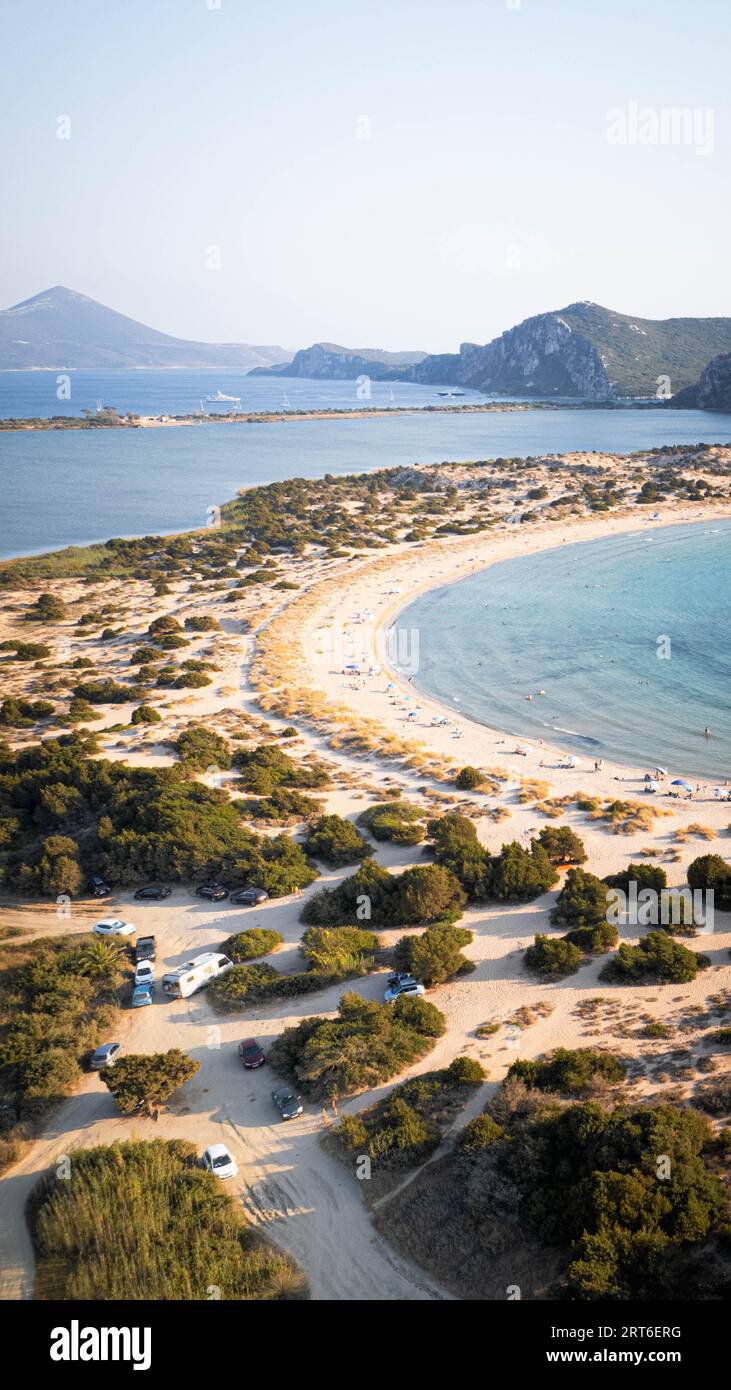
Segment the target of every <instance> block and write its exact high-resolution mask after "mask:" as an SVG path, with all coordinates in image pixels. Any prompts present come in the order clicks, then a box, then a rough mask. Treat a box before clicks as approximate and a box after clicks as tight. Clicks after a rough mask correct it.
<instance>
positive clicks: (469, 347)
mask: <svg viewBox="0 0 731 1390" xmlns="http://www.w3.org/2000/svg"><path fill="white" fill-rule="evenodd" d="M725 352H731V318H709V319H692V318H687V319H680V318H678V319H661V320H655V319H641V318H633V317H631V316H630V315H629V314H618V313H616V312H615V311H614V310H612V309H604V308H602V306H601V305H600V304H591V303H588V302H586V301H582V302H581V303H578V304H569V305H568V306H567V307H566V308H565V309H558V310H555V311H553V312H551V313H547V314H537V315H535V316H534V317H533V318H529V319H525V320H524V322H523V323H519V324H517V325H516V327H515V328H510V329H508V330H507V332H505V333H502V334H501V335H500V337H499V338H494V339H493V340H492V342H489V343H486V344H485V345H484V346H481V345H479V344H477V343H463V344H462V346H461V348H460V350H459V352H457V353H439V354H430V355H426V354H425V353H421V352H398V353H389V352H380V351H374V350H372V349H370V348H344V347H340V346H338V344H336V343H314V344H313V346H312V347H309V348H303V349H302V350H301V351H300V352H297V353H295V355H294V358H293V359H292V361H291V362H289V363H287V364H285V365H283V366H280V367H277V368H276V369H275V370H276V374H277V375H278V376H305V377H321V378H322V377H324V378H329V379H336V380H343V379H344V380H352V379H354V378H355V377H358V376H371V377H373V378H374V379H380V380H385V381H389V380H390V381H395V380H400V381H413V382H421V383H423V384H425V385H436V384H439V385H448V386H463V387H467V388H472V389H474V390H477V391H485V392H489V393H495V394H497V395H509V396H568V397H574V398H580V399H584V400H592V401H605V400H612V399H617V398H621V397H625V396H629V397H634V396H655V395H656V394H657V390H658V385H659V382H658V378H659V377H666V378H668V380H669V390H670V391H671V392H673V393H675V392H677V391H681V390H682V389H683V388H685V387H688V386H690V385H691V384H692V383H693V382H696V381H697V380H698V377H699V375H700V373H701V371H702V369H703V368H704V367H705V365H706V363H707V362H708V361H709V358H711V357H713V356H714V355H716V354H718V353H725ZM258 370H260V371H261V372H263V373H267V374H268V373H269V372H271V370H272V369H271V368H268V367H262V368H260V369H258ZM663 385H665V383H663Z"/></svg>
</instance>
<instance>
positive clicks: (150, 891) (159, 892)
mask: <svg viewBox="0 0 731 1390" xmlns="http://www.w3.org/2000/svg"><path fill="white" fill-rule="evenodd" d="M172 891H173V890H172V888H166V887H165V884H164V883H148V884H146V886H145V887H144V888H138V889H137V892H136V893H135V898H137V899H138V900H139V901H140V902H145V901H147V900H152V901H157V900H158V899H159V898H169V897H170V894H171V893H172Z"/></svg>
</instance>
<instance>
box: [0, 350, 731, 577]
mask: <svg viewBox="0 0 731 1390" xmlns="http://www.w3.org/2000/svg"><path fill="white" fill-rule="evenodd" d="M7 375H8V376H12V375H13V374H12V373H9V374H7ZM260 381H262V382H263V381H265V378H260ZM302 385H304V383H302ZM377 385H379V384H378V383H374V388H373V391H374V397H373V400H372V402H371V404H379V403H380V399H379V400H376V395H377V392H376V387H377ZM309 386H316V387H317V388H318V390H319V391H320V394H322V395H330V396H335V395H339V398H341V399H342V400H343V403H345V400H346V395H347V396H350V395H352V387H353V383H352V382H324V383H321V382H316V383H309ZM336 387H337V388H338V391H335V389H334V388H336ZM325 388H327V391H326V390H325ZM346 388H347V391H346ZM277 389H279V383H278V385H277ZM380 390H381V391H384V390H385V383H381V384H380ZM424 390H426V388H420V387H414V386H411V387H410V386H406V385H403V384H401V385H400V386H399V384H398V383H394V394H395V396H396V398H397V404H401V405H404V404H408V403H410V402H413V404H414V406H415V407H417V408H415V410H414V413H413V414H404V415H393V414H391V415H390V416H389V415H384V416H371V417H366V418H363V419H342V420H339V419H325V420H291V421H290V420H284V421H276V422H274V421H272V422H268V423H261V424H259V423H257V424H243V423H241V424H209V425H190V426H185V425H183V426H179V427H178V426H174V427H170V428H166V427H164V426H163V427H161V428H159V429H146V430H107V429H104V430H86V431H83V430H79V431H77V430H74V431H71V432H58V433H54V432H48V431H42V432H38V433H33V432H31V433H21V432H15V431H11V432H8V433H0V517H1V518H2V524H1V526H0V557H3V558H7V557H9V556H13V555H29V554H33V553H38V552H39V551H43V550H56V549H60V548H62V547H63V546H67V545H87V544H88V543H89V542H91V541H99V540H108V539H109V538H110V537H112V536H139V535H150V534H154V535H164V534H167V533H170V532H173V531H183V530H189V529H193V528H194V527H198V526H205V525H206V522H207V518H208V512H209V508H210V507H211V506H215V505H220V504H221V503H223V502H226V501H228V500H229V498H231V497H233V496H234V495H235V494H236V492H237V491H238V490H239V489H240V488H243V487H253V486H256V485H258V484H262V483H270V482H276V481H281V480H283V479H285V478H294V477H299V478H322V477H324V476H325V475H326V474H328V473H332V474H336V475H337V474H343V473H360V472H366V471H370V470H372V469H375V468H390V467H397V466H407V467H408V466H410V465H412V464H414V463H441V462H443V461H445V460H456V459H486V458H499V457H503V458H523V457H525V456H527V455H534V456H543V455H545V454H563V453H567V452H571V451H573V450H591V449H598V450H601V451H609V452H615V453H626V452H629V451H631V450H634V449H650V448H655V447H659V446H661V445H665V444H683V443H689V444H692V443H697V442H700V441H705V442H708V443H714V442H716V443H725V442H728V441H731V415H709V414H708V413H707V412H706V413H704V412H703V411H697V410H667V411H663V410H637V409H632V408H631V407H628V408H627V409H617V410H599V409H597V410H594V409H588V410H571V409H556V410H550V411H541V410H533V411H525V412H520V413H515V412H512V413H511V412H496V413H494V414H484V413H481V414H480V413H478V414H431V413H428V412H425V411H424V410H423V409H420V408H418V407H419V406H421V405H423V403H424V402H423V399H422V398H421V397H419V392H420V391H424ZM305 396H306V393H303V396H302V398H301V399H302V400H304V399H305ZM292 399H293V400H294V397H292ZM349 404H352V400H349Z"/></svg>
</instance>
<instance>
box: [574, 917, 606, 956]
mask: <svg viewBox="0 0 731 1390" xmlns="http://www.w3.org/2000/svg"><path fill="white" fill-rule="evenodd" d="M565 940H566V941H570V942H571V944H572V945H573V946H578V948H579V950H580V951H585V952H586V953H587V955H593V956H598V955H602V954H603V953H604V952H605V951H611V950H613V948H614V947H615V946H616V945H617V942H618V941H619V931H618V929H617V927H615V925H614V923H613V922H594V923H593V924H592V925H591V926H585V927H573V928H572V930H571V931H567V933H566V936H565Z"/></svg>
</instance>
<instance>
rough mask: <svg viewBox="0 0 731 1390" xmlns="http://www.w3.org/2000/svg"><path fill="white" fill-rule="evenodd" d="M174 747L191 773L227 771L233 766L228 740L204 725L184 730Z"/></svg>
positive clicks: (175, 741) (196, 725)
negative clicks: (213, 770) (208, 770)
mask: <svg viewBox="0 0 731 1390" xmlns="http://www.w3.org/2000/svg"><path fill="white" fill-rule="evenodd" d="M172 746H173V748H174V749H175V751H176V753H177V755H178V757H179V758H180V761H181V762H182V763H184V764H185V766H186V767H187V768H189V769H190V771H191V772H206V771H207V769H208V768H209V767H216V768H220V769H221V771H226V769H227V768H229V767H230V766H231V748H230V745H229V744H228V742H227V740H226V739H225V738H223V737H222V735H221V734H217V733H216V732H215V731H214V730H213V729H207V728H206V727H205V725H203V724H195V725H191V726H190V727H189V728H187V729H184V730H183V732H182V734H180V735H179V737H178V738H177V739H175V740H174V741H173V745H172Z"/></svg>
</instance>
